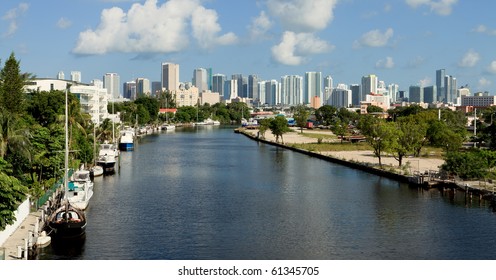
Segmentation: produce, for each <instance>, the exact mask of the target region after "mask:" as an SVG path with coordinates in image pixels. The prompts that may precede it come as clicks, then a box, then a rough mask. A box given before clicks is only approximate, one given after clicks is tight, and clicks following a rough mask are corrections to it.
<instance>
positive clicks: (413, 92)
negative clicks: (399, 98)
mask: <svg viewBox="0 0 496 280" xmlns="http://www.w3.org/2000/svg"><path fill="white" fill-rule="evenodd" d="M408 95H409V99H408V101H410V102H415V103H422V102H424V90H423V88H422V87H421V86H410V88H409V90H408Z"/></svg>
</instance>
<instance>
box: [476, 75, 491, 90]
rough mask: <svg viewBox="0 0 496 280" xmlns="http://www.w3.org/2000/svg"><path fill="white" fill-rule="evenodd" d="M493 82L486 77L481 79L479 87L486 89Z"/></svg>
mask: <svg viewBox="0 0 496 280" xmlns="http://www.w3.org/2000/svg"><path fill="white" fill-rule="evenodd" d="M491 84H492V82H491V81H490V80H488V79H486V78H484V77H482V78H480V79H479V83H478V87H479V89H485V88H487V87H488V86H490V85H491Z"/></svg>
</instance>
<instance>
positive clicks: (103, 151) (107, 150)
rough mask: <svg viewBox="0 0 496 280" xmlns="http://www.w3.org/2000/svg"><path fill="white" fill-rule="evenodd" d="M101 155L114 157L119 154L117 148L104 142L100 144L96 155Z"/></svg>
mask: <svg viewBox="0 0 496 280" xmlns="http://www.w3.org/2000/svg"><path fill="white" fill-rule="evenodd" d="M102 156H113V157H114V158H116V157H118V156H119V149H117V148H116V147H115V145H114V144H109V143H104V144H100V151H99V152H98V157H102Z"/></svg>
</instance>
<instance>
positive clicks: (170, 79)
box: [162, 62, 179, 91]
mask: <svg viewBox="0 0 496 280" xmlns="http://www.w3.org/2000/svg"><path fill="white" fill-rule="evenodd" d="M162 88H164V89H165V90H169V91H173V90H178V89H179V64H174V63H169V62H165V63H162Z"/></svg>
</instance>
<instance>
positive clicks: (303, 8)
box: [267, 0, 338, 32]
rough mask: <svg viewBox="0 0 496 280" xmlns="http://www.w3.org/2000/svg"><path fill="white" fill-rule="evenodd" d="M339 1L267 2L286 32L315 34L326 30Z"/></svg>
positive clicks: (297, 0) (270, 11) (294, 0)
mask: <svg viewBox="0 0 496 280" xmlns="http://www.w3.org/2000/svg"><path fill="white" fill-rule="evenodd" d="M337 2H338V0H267V7H268V10H269V13H270V14H271V15H273V16H275V17H276V18H278V19H279V20H280V22H281V24H282V26H283V28H284V29H285V30H289V31H294V32H315V31H318V30H322V29H325V28H326V27H327V25H328V24H329V22H330V21H332V19H333V17H334V14H333V10H334V7H335V6H336V4H337Z"/></svg>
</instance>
